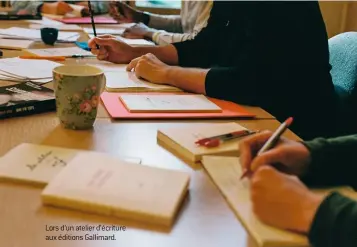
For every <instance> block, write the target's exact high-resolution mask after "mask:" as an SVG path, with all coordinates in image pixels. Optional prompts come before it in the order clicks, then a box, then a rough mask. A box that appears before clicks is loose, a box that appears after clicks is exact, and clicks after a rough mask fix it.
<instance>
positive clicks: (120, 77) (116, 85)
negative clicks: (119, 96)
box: [98, 65, 182, 92]
mask: <svg viewBox="0 0 357 247" xmlns="http://www.w3.org/2000/svg"><path fill="white" fill-rule="evenodd" d="M98 67H104V66H100V65H98ZM103 71H104V73H105V77H106V78H107V83H106V89H107V91H108V92H180V91H182V90H181V89H179V88H177V87H173V86H169V85H161V84H155V83H151V82H148V81H145V80H142V79H139V78H137V77H136V75H135V73H134V72H127V71H126V66H124V67H123V66H121V67H119V66H118V65H115V67H113V68H105V67H104V68H103Z"/></svg>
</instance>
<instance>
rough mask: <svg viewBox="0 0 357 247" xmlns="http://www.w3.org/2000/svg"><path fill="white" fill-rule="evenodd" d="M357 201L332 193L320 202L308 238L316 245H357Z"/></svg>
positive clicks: (344, 246)
mask: <svg viewBox="0 0 357 247" xmlns="http://www.w3.org/2000/svg"><path fill="white" fill-rule="evenodd" d="M356 232H357V202H356V201H354V200H352V199H350V198H347V197H345V196H342V195H341V194H339V193H336V192H334V193H331V194H330V195H328V196H327V197H326V198H325V199H324V201H323V202H322V203H321V204H320V206H319V208H318V210H317V212H316V214H315V218H314V220H313V223H312V225H311V227H310V231H309V234H308V238H309V241H310V243H311V244H312V245H313V246H314V247H335V246H338V247H352V246H357V237H356Z"/></svg>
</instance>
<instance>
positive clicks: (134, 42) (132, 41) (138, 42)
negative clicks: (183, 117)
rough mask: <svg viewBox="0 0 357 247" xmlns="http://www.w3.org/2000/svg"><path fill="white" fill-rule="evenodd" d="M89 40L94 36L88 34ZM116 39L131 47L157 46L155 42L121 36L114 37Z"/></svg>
mask: <svg viewBox="0 0 357 247" xmlns="http://www.w3.org/2000/svg"><path fill="white" fill-rule="evenodd" d="M88 36H89V38H91V39H92V38H94V35H93V34H88ZM113 36H115V37H116V39H118V40H120V41H122V42H124V43H126V44H128V45H131V46H155V43H154V42H151V41H148V40H146V39H127V38H123V37H121V36H120V35H113Z"/></svg>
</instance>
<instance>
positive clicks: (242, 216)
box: [202, 156, 357, 247]
mask: <svg viewBox="0 0 357 247" xmlns="http://www.w3.org/2000/svg"><path fill="white" fill-rule="evenodd" d="M202 164H203V166H204V168H205V169H206V171H207V173H208V174H209V176H210V177H211V178H212V180H213V182H214V183H215V184H216V186H217V187H218V189H219V190H220V191H221V193H222V194H223V196H224V198H225V199H226V200H227V202H228V204H229V205H230V207H231V208H232V210H233V211H234V213H235V215H236V216H237V218H238V219H239V220H240V222H241V223H242V225H243V226H244V227H245V229H246V230H247V231H248V232H249V234H250V235H251V236H252V238H253V239H254V240H255V241H256V243H257V244H258V245H259V246H260V247H307V246H309V243H308V239H307V238H306V237H305V236H304V235H300V234H297V233H293V232H290V231H285V230H281V229H277V228H274V227H271V226H268V225H266V224H264V223H262V222H261V221H259V219H258V218H256V216H255V215H254V213H253V211H252V205H251V201H250V189H249V181H248V180H242V181H241V180H240V179H239V178H240V177H241V175H242V169H241V165H240V163H239V158H237V157H222V156H204V157H203V158H202ZM273 182H274V181H272V183H273ZM335 190H339V191H340V192H342V193H345V194H346V195H352V193H353V190H352V189H351V188H348V187H344V188H336V189H335ZM330 191H331V190H319V191H317V192H318V193H328V192H330ZM354 195H357V194H356V193H354Z"/></svg>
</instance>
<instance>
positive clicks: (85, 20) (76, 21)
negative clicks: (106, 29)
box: [58, 16, 118, 24]
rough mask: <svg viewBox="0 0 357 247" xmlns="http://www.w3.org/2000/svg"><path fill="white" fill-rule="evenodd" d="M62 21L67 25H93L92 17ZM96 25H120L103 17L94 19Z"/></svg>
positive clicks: (64, 19)
mask: <svg viewBox="0 0 357 247" xmlns="http://www.w3.org/2000/svg"><path fill="white" fill-rule="evenodd" d="M58 21H61V22H63V23H65V24H91V19H90V17H77V18H63V19H61V20H58ZM94 23H95V24H118V22H117V21H116V20H114V19H113V18H111V17H103V16H102V17H101V16H97V17H94Z"/></svg>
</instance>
